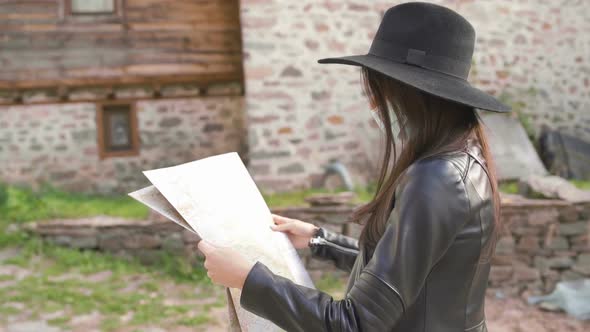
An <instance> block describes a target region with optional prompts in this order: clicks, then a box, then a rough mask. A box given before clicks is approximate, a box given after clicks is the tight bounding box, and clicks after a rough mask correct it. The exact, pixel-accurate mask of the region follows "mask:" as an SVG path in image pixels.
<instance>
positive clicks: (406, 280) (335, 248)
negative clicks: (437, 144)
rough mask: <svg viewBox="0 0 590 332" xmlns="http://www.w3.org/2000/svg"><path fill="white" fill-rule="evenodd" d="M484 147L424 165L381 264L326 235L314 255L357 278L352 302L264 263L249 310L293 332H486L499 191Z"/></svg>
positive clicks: (380, 250)
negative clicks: (296, 280)
mask: <svg viewBox="0 0 590 332" xmlns="http://www.w3.org/2000/svg"><path fill="white" fill-rule="evenodd" d="M488 179H489V178H488V176H487V171H486V168H485V160H483V157H482V154H481V149H480V147H479V145H477V144H474V143H473V141H470V143H469V144H468V146H467V148H466V149H465V150H462V151H456V152H451V153H446V154H443V155H437V156H433V157H428V158H425V159H421V160H419V161H417V162H415V163H414V164H412V166H410V168H408V170H407V172H406V175H405V176H404V177H403V181H401V182H400V184H399V185H398V187H397V189H396V193H395V205H394V208H393V210H392V212H391V214H390V217H389V219H388V224H387V228H386V229H385V232H384V234H383V236H382V237H381V239H380V240H379V242H378V244H377V246H376V248H375V250H374V253H373V255H372V257H366V256H367V255H366V253H365V250H364V249H363V248H359V247H358V242H357V241H356V240H355V239H352V238H349V237H346V236H344V235H340V234H336V233H333V232H330V231H327V230H325V229H322V231H320V232H319V234H318V235H319V238H322V239H324V240H321V241H319V242H312V243H311V244H310V247H311V249H312V254H313V255H314V256H316V257H320V258H324V259H332V260H334V262H335V263H336V264H337V266H338V267H339V268H342V269H345V270H348V271H351V275H350V278H349V282H348V286H347V290H346V295H345V298H344V299H342V300H334V299H333V298H332V297H331V296H330V295H328V294H326V293H324V292H322V291H319V290H315V289H310V288H307V287H304V286H300V285H297V284H295V283H293V282H292V281H290V280H289V279H287V278H284V277H281V276H278V275H276V274H274V273H272V272H271V271H270V270H269V269H268V268H267V267H266V266H265V265H264V264H262V263H260V262H256V264H255V265H254V267H253V268H252V270H251V271H250V272H249V274H248V276H247V278H246V280H245V283H244V287H243V289H242V295H241V298H240V305H241V306H242V307H243V308H244V309H246V310H248V311H250V312H253V313H255V314H257V315H258V316H261V317H263V318H266V319H268V320H270V321H272V322H274V323H275V324H276V325H278V326H279V327H281V328H283V329H285V330H287V331H403V332H414V331H421V332H424V331H428V332H430V331H435V332H459V331H469V332H484V331H487V328H486V323H485V315H484V300H485V290H486V286H487V281H488V275H489V271H490V258H491V255H492V254H493V251H494V247H495V242H496V241H495V236H494V234H495V232H494V220H493V219H494V210H493V204H492V190H491V186H490V182H489V180H488Z"/></svg>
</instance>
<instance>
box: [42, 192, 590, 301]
mask: <svg viewBox="0 0 590 332" xmlns="http://www.w3.org/2000/svg"><path fill="white" fill-rule="evenodd" d="M312 203H313V204H311V205H310V206H302V207H289V208H275V209H272V210H273V213H276V214H279V215H283V216H286V217H291V218H297V219H300V220H304V221H308V222H313V223H314V224H316V225H318V226H322V227H325V228H327V229H329V230H332V231H335V232H338V233H341V234H345V235H348V236H352V237H357V238H358V236H359V234H360V231H361V229H362V228H361V226H359V225H357V224H353V223H350V222H348V218H349V216H350V214H351V213H352V211H353V209H354V207H355V206H354V205H351V204H350V203H347V202H346V201H345V200H343V201H341V203H339V204H336V205H326V204H325V201H318V200H316V201H314V200H312ZM502 220H503V223H504V226H505V232H504V234H503V236H502V237H501V239H500V240H499V242H498V244H497V246H496V255H495V257H494V259H493V261H492V269H491V272H490V279H489V285H490V286H491V287H493V288H500V289H502V291H504V292H505V293H507V294H511V295H515V294H519V295H523V296H526V295H530V294H539V293H548V292H550V291H551V290H553V288H554V287H555V284H556V283H557V282H558V281H560V280H572V279H581V278H589V277H590V203H578V204H572V203H568V202H565V201H561V200H538V199H525V198H522V197H520V196H505V197H503V200H502ZM32 229H33V231H34V232H36V233H37V234H40V235H41V236H43V237H45V239H47V240H49V241H52V242H54V243H57V244H60V245H66V246H70V247H75V248H83V249H99V250H104V251H108V252H113V253H117V254H122V255H133V256H139V257H140V258H141V259H142V260H144V261H147V262H150V261H153V259H154V257H157V255H158V252H161V250H163V249H164V250H171V251H176V252H179V253H183V254H185V255H190V256H195V255H196V254H197V253H196V250H195V244H196V241H197V238H196V237H195V236H194V235H193V234H192V233H190V232H188V231H186V230H184V229H182V228H181V227H180V226H177V225H176V224H174V223H172V222H170V221H166V220H165V219H164V218H163V217H162V216H159V215H158V214H155V213H154V214H152V217H151V218H150V220H148V221H136V220H125V219H116V218H107V217H97V218H91V219H85V220H57V221H52V222H49V223H38V224H37V225H35V226H34V227H32ZM298 252H299V254H300V256H301V258H302V260H303V262H304V264H305V266H306V267H307V269H308V271H309V272H310V274H311V275H312V277H313V278H314V280H318V278H319V277H321V276H322V275H323V274H325V273H329V274H337V275H340V276H346V275H347V273H346V272H344V271H339V270H337V269H336V268H335V266H334V264H333V263H332V262H331V261H324V260H318V259H314V258H312V257H311V256H310V251H309V249H301V250H298Z"/></svg>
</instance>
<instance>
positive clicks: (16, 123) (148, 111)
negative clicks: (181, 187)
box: [0, 92, 246, 193]
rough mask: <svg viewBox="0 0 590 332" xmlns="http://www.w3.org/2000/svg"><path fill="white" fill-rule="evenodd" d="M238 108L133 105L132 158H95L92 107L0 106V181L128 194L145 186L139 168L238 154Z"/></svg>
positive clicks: (209, 99) (191, 103) (200, 100)
mask: <svg viewBox="0 0 590 332" xmlns="http://www.w3.org/2000/svg"><path fill="white" fill-rule="evenodd" d="M238 93H239V92H238ZM243 107H244V100H243V97H241V96H239V95H234V96H232V95H226V96H204V97H197V98H177V99H161V100H139V101H136V109H137V120H138V130H139V136H140V153H139V155H137V156H129V157H112V158H106V159H100V157H99V151H98V140H97V124H96V105H95V104H94V103H68V104H40V105H16V106H0V181H1V182H8V183H17V184H20V183H22V184H34V185H38V184H40V183H43V182H48V183H51V184H52V185H54V186H56V187H60V188H64V189H67V190H74V191H86V192H93V193H97V192H98V193H111V192H114V191H117V192H123V193H125V192H129V191H131V190H135V189H138V188H140V187H141V186H143V185H147V183H148V182H147V180H146V179H145V177H144V176H143V175H142V173H141V171H142V170H147V169H153V168H158V167H165V166H172V165H175V164H179V163H183V162H188V161H193V160H195V159H199V158H203V157H207V156H209V155H213V154H218V153H224V152H230V151H238V152H240V153H241V154H242V155H244V154H245V146H244V140H243V137H244V136H245V134H246V132H245V128H244V125H245V124H244V121H243V120H244V119H243V114H244V111H243Z"/></svg>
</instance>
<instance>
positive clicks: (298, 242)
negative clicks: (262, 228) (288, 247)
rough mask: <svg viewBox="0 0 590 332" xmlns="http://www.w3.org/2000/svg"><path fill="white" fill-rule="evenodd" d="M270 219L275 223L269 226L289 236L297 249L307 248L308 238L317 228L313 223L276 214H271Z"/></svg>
mask: <svg viewBox="0 0 590 332" xmlns="http://www.w3.org/2000/svg"><path fill="white" fill-rule="evenodd" d="M272 219H273V221H274V223H275V225H271V226H270V228H271V229H272V230H274V231H279V232H283V233H285V234H286V235H287V237H289V240H290V241H291V243H292V244H293V247H295V248H297V249H304V248H307V246H308V243H309V240H310V239H311V238H312V237H313V235H314V234H315V232H316V231H317V230H318V229H319V227H318V226H316V225H314V224H310V223H308V222H304V221H301V220H297V219H291V218H286V217H282V216H279V215H277V214H273V215H272Z"/></svg>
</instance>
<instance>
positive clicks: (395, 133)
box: [370, 109, 403, 139]
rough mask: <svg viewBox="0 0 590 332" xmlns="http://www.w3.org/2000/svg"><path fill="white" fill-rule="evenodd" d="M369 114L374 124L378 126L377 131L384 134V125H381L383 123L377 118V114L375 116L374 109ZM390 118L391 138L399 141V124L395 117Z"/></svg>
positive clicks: (400, 136)
mask: <svg viewBox="0 0 590 332" xmlns="http://www.w3.org/2000/svg"><path fill="white" fill-rule="evenodd" d="M370 112H371V116H372V117H373V120H375V122H376V123H377V125H378V126H379V129H380V130H381V131H382V132H385V125H384V124H383V121H381V118H379V114H377V112H378V111H376V110H375V109H372V110H371V111H370ZM391 118H392V119H393V121H392V122H391V131H392V133H393V136H394V137H397V138H399V139H403V138H402V134H401V128H400V126H399V123H398V121H397V117H395V116H393V117H391Z"/></svg>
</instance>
